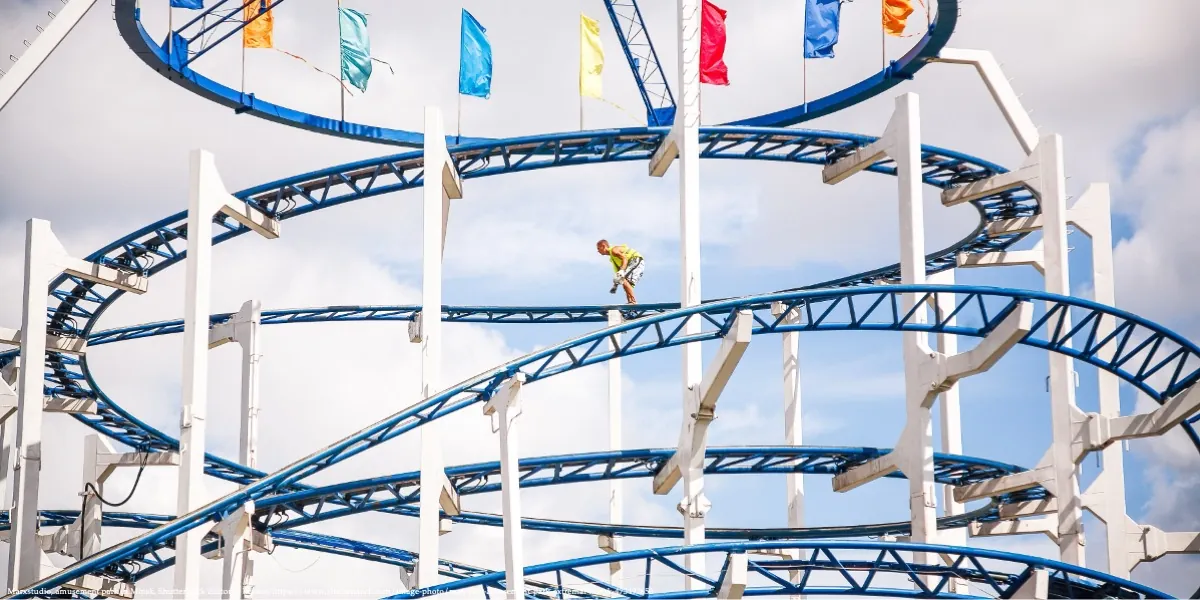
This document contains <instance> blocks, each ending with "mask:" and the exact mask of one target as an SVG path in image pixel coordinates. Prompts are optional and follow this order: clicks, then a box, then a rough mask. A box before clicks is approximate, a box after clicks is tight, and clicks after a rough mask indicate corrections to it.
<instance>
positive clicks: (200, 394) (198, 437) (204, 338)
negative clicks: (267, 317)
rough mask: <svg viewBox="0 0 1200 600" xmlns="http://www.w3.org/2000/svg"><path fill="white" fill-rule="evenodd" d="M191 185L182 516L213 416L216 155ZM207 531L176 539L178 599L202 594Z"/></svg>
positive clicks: (192, 502)
mask: <svg viewBox="0 0 1200 600" xmlns="http://www.w3.org/2000/svg"><path fill="white" fill-rule="evenodd" d="M190 162H191V168H190V181H189V183H188V190H189V191H188V219H187V231H188V236H187V261H186V263H187V264H186V267H187V271H186V275H185V276H186V284H185V285H186V288H185V291H184V297H183V298H184V300H183V303H184V311H183V405H182V415H181V418H180V424H179V430H180V433H179V455H180V464H179V492H178V502H177V505H176V511H177V512H176V513H175V514H177V515H185V514H187V513H189V512H191V511H193V510H195V509H197V508H199V507H200V506H202V505H203V504H204V498H205V495H204V453H205V448H206V446H205V434H206V430H207V428H206V421H205V419H206V418H207V415H208V341H209V338H208V329H209V321H208V316H209V314H210V312H211V311H210V307H211V305H212V235H211V233H210V232H211V231H212V218H213V215H214V214H216V212H217V210H218V209H219V207H220V206H221V205H222V204H223V203H224V197H223V193H224V185H220V186H219V187H218V188H214V187H213V184H212V180H213V179H215V180H216V183H218V184H219V183H220V176H219V175H218V174H217V172H216V164H215V162H214V160H213V156H212V154H210V153H208V152H206V151H203V150H193V151H192V153H191V158H190ZM204 534H205V532H204V531H202V530H199V529H197V530H193V531H188V532H185V533H183V534H181V535H179V537H177V538H175V585H174V590H175V594H176V597H179V598H186V599H188V600H196V599H198V598H199V597H200V561H201V555H200V548H201V542H202V541H203V539H204Z"/></svg>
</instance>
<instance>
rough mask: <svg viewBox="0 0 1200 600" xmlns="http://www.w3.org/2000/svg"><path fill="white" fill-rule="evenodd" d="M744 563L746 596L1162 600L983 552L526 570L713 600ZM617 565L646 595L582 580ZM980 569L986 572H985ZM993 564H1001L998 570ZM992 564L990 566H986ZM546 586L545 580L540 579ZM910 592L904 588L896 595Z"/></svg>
mask: <svg viewBox="0 0 1200 600" xmlns="http://www.w3.org/2000/svg"><path fill="white" fill-rule="evenodd" d="M781 551H793V552H796V553H797V554H798V556H797V557H796V558H778V557H777V556H774V557H758V556H754V553H756V552H761V553H766V552H774V553H779V552H781ZM914 551H930V552H937V553H938V554H940V555H941V556H942V557H943V560H945V561H946V563H947V564H944V565H942V564H939V565H922V564H916V563H913V562H911V561H910V560H909V559H907V558H905V557H904V556H903V554H904V553H908V552H914ZM691 553H705V554H716V555H718V557H719V558H720V559H721V560H719V561H718V563H719V564H724V566H723V567H722V568H721V571H720V573H719V574H718V575H717V576H716V577H706V576H704V575H703V574H700V573H696V572H694V571H692V570H690V569H688V568H687V567H686V566H684V564H683V562H682V561H681V560H680V559H681V558H683V557H684V556H686V555H687V554H691ZM738 556H741V557H744V560H745V567H746V572H747V573H750V574H753V575H755V576H756V578H760V581H761V582H762V583H761V584H760V585H754V586H751V585H746V586H745V590H744V594H745V595H747V596H751V595H754V596H774V595H787V594H805V595H855V596H893V597H907V598H936V597H961V596H956V595H947V594H946V590H947V589H948V587H949V584H950V582H951V581H952V580H955V579H958V580H966V581H969V582H971V583H972V584H974V585H976V586H978V587H980V588H982V589H983V590H985V591H986V593H987V596H971V597H995V598H1013V597H1023V596H1014V594H1017V593H1018V592H1020V591H1022V586H1023V585H1024V584H1025V583H1026V582H1028V581H1029V580H1030V579H1032V578H1034V577H1037V576H1039V575H1038V574H1039V572H1041V573H1042V574H1043V575H1044V576H1045V577H1047V579H1048V581H1047V583H1048V588H1049V589H1048V592H1049V593H1048V597H1049V598H1113V597H1117V598H1127V597H1128V598H1163V597H1166V596H1163V595H1162V592H1159V591H1157V590H1154V589H1152V588H1148V587H1145V586H1142V585H1138V584H1136V583H1130V582H1127V581H1123V580H1121V579H1117V578H1115V577H1112V576H1111V575H1107V574H1105V573H1101V572H1099V571H1093V570H1091V569H1085V568H1082V567H1077V566H1074V565H1068V564H1065V563H1061V562H1057V561H1051V560H1045V559H1040V558H1035V557H1032V556H1023V555H1019V554H1010V553H1007V552H997V551H994V550H983V549H978V548H959V547H953V546H933V545H925V544H906V543H896V542H889V543H879V542H793V541H789V542H742V543H722V544H703V545H696V546H678V547H673V548H655V549H651V550H635V551H632V552H622V553H619V554H602V555H599V556H589V557H586V558H578V559H573V560H564V561H559V562H553V563H546V564H542V565H537V566H533V567H526V569H525V573H526V574H527V575H533V576H539V575H541V576H547V575H550V576H553V578H554V580H555V582H556V583H558V585H559V586H560V587H559V588H558V590H557V591H558V592H559V594H560V595H559V596H558V597H560V598H588V597H594V596H593V594H595V593H596V592H597V591H603V592H608V593H609V594H611V595H612V596H613V597H617V598H711V597H714V596H716V595H717V593H718V592H719V591H720V589H721V587H722V583H723V581H724V579H725V578H726V577H727V576H728V573H729V565H730V563H731V562H732V561H733V560H734V557H738ZM615 561H622V562H624V561H638V562H642V563H643V564H644V565H645V572H646V573H647V576H646V578H645V579H644V580H643V581H644V583H643V585H642V587H640V588H635V587H632V586H628V585H627V586H616V585H612V584H610V583H607V582H604V581H601V580H599V579H597V578H595V577H592V576H590V575H587V574H586V573H584V572H583V571H582V570H581V569H583V568H585V567H589V566H595V565H604V564H608V563H611V562H615ZM985 563H987V564H986V565H985ZM997 563H998V564H997ZM990 565H996V566H990ZM654 570H657V574H659V575H662V576H675V577H678V578H680V579H686V580H691V581H693V582H697V583H699V585H698V586H697V588H698V589H697V588H693V589H691V590H688V591H682V590H683V588H682V587H680V588H676V589H673V590H672V591H661V592H659V591H654V592H652V591H650V589H651V585H650V580H651V573H652V571H654ZM788 571H800V572H801V573H802V574H803V575H802V578H801V580H800V583H799V584H793V583H791V582H789V581H788V580H787V578H786V576H787V573H788ZM503 577H504V574H503V573H495V574H492V575H486V576H481V577H477V578H473V579H465V580H460V581H457V582H451V583H446V584H442V585H439V586H435V587H433V588H429V589H426V590H414V591H411V592H408V593H405V594H397V595H395V596H391V598H420V597H423V596H425V595H428V594H430V593H435V590H436V592H452V591H457V590H469V589H472V588H475V587H481V586H482V585H483V584H484V583H485V582H487V583H495V582H498V581H499V580H501V579H503ZM546 578H547V577H543V579H546ZM901 586H907V587H901Z"/></svg>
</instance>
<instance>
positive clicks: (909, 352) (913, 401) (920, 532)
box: [893, 93, 937, 563]
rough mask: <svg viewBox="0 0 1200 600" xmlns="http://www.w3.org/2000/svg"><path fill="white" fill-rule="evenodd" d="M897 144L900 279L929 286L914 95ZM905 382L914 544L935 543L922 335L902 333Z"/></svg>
mask: <svg viewBox="0 0 1200 600" xmlns="http://www.w3.org/2000/svg"><path fill="white" fill-rule="evenodd" d="M893 119H894V120H893V123H894V124H895V130H894V132H893V135H895V136H896V137H895V141H894V146H893V157H894V158H895V161H896V176H897V179H898V181H899V188H900V278H901V283H903V284H905V285H918V284H923V283H925V220H924V212H923V205H922V194H921V191H922V190H921V185H922V180H921V137H920V136H921V134H920V131H921V115H920V104H919V101H918V98H917V95H916V94H911V93H909V94H903V95H901V96H900V97H898V98H897V99H896V113H895V116H894V117H893ZM916 301H917V298H916V295H915V294H906V295H905V296H904V298H903V300H902V302H901V304H902V310H903V311H904V312H905V313H907V312H908V311H909V310H911V309H912V308H913V306H914V304H915V303H916ZM913 319H914V322H924V320H925V311H924V307H922V308H921V309H919V310H918V311H917V312H916V314H915V315H914V316H913ZM903 344H904V381H905V390H906V392H905V395H906V407H907V408H906V414H907V420H906V426H905V432H904V435H903V437H902V441H901V443H902V444H903V445H904V448H903V450H901V449H899V448H897V451H903V452H904V453H905V459H906V462H907V467H908V468H905V469H903V470H904V472H905V475H906V476H907V477H908V484H909V510H910V513H911V516H912V534H911V539H912V541H913V542H916V543H934V542H936V541H937V496H936V491H935V489H934V480H933V421H932V419H931V415H930V407H929V406H928V405H927V404H926V400H927V398H928V396H929V394H928V391H929V390H928V389H924V388H923V384H924V385H927V384H928V382H927V379H926V378H924V377H922V373H921V366H922V365H923V364H925V363H926V362H928V360H929V351H930V349H929V343H928V336H927V335H926V334H924V333H921V332H916V331H906V332H904V340H903ZM913 560H915V561H916V562H918V563H926V562H927V561H928V557H927V555H926V554H925V553H920V552H916V553H913Z"/></svg>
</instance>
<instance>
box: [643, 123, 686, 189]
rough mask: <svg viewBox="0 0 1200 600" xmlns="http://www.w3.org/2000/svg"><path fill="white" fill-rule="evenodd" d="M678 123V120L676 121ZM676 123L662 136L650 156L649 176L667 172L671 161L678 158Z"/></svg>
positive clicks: (660, 175)
mask: <svg viewBox="0 0 1200 600" xmlns="http://www.w3.org/2000/svg"><path fill="white" fill-rule="evenodd" d="M676 123H678V121H676ZM676 127H677V125H672V126H671V130H670V132H668V133H667V137H665V138H663V141H662V143H661V144H659V145H658V148H657V149H656V150H655V151H654V154H653V155H652V156H651V157H650V176H651V177H662V176H663V175H666V174H667V171H668V170H669V169H670V168H671V163H673V162H675V159H676V158H679V142H678V141H677V140H678V139H679V138H678V135H679V132H678V130H677V129H676Z"/></svg>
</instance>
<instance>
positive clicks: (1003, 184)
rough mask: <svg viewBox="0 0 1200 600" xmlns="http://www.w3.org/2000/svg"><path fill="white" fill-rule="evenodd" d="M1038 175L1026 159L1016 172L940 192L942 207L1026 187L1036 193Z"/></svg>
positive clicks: (1033, 165)
mask: <svg viewBox="0 0 1200 600" xmlns="http://www.w3.org/2000/svg"><path fill="white" fill-rule="evenodd" d="M1038 173H1039V171H1038V167H1037V165H1036V164H1030V159H1026V161H1025V164H1024V165H1022V166H1021V168H1019V169H1017V170H1016V171H1009V172H1007V173H1001V174H999V175H994V176H992V177H988V178H987V179H981V180H979V181H975V182H972V183H968V184H965V185H958V186H954V187H952V188H949V189H946V190H942V206H957V205H959V204H963V203H966V202H970V201H972V200H979V199H980V198H986V197H987V196H991V195H992V194H997V193H1000V192H1004V191H1008V190H1011V189H1016V188H1019V187H1021V186H1028V187H1029V188H1031V189H1033V190H1034V191H1035V192H1036V191H1037V184H1038V182H1037V176H1038Z"/></svg>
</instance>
